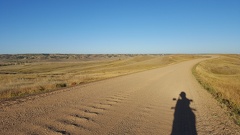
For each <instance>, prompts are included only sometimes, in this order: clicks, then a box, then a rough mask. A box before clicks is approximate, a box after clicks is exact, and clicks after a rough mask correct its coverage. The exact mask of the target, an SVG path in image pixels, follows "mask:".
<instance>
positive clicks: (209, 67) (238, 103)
mask: <svg viewBox="0 0 240 135" xmlns="http://www.w3.org/2000/svg"><path fill="white" fill-rule="evenodd" d="M192 72H193V74H194V76H195V77H196V79H197V80H198V82H199V83H200V84H201V85H202V86H203V87H204V88H205V89H206V90H207V91H209V92H210V93H211V94H212V95H213V96H214V97H215V98H216V99H217V100H218V101H219V102H220V103H222V104H223V105H224V106H225V107H227V108H228V109H229V110H230V115H231V117H233V119H234V120H235V122H236V123H237V124H238V125H240V55H221V56H220V57H218V58H215V59H210V60H206V61H203V62H200V63H198V64H197V65H195V66H194V67H193V69H192Z"/></svg>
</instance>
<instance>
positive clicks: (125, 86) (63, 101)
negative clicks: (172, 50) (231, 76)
mask: <svg viewBox="0 0 240 135" xmlns="http://www.w3.org/2000/svg"><path fill="white" fill-rule="evenodd" d="M201 60H204V59H199V60H191V61H186V62H182V63H178V64H175V65H170V66H167V67H163V68H159V69H154V70H149V71H145V72H140V73H136V74H131V75H126V76H121V77H117V78H112V79H108V80H103V81H99V82H94V83H89V84H85V85H82V86H76V87H72V88H67V89H64V90H60V91H57V92H52V94H45V95H38V96H37V97H36V98H33V99H31V100H26V99H22V100H23V102H20V103H18V104H13V105H8V106H4V105H2V106H1V111H0V118H1V123H0V134H6V135H7V134H71V135H72V134H73V135H75V134H76V135H78V134H157V135H159V134H167V135H169V134H176V131H177V133H179V134H181V133H182V134H183V133H192V134H200V135H201V134H240V133H239V127H238V126H236V125H235V124H234V123H233V122H232V121H231V120H230V119H229V117H228V116H227V115H226V111H224V110H223V109H222V108H221V107H220V106H219V105H218V103H217V102H216V101H215V100H214V99H213V98H212V97H211V95H210V94H208V93H207V92H206V91H205V90H203V89H202V87H201V86H200V85H199V84H198V83H197V82H196V80H195V78H194V77H193V75H192V74H191V68H192V67H193V66H194V65H195V64H196V63H198V62H199V61H201ZM181 92H184V93H185V94H186V97H187V98H188V99H192V100H193V101H192V102H191V103H190V102H189V103H188V102H186V100H185V103H187V105H186V106H187V109H188V110H189V109H190V108H193V109H194V111H192V112H190V113H193V116H195V117H185V116H187V114H188V113H189V111H184V110H186V108H185V107H180V108H185V109H178V110H180V111H181V110H182V112H185V113H180V114H181V117H182V116H183V117H184V119H180V120H179V119H176V113H177V112H175V111H176V109H172V108H174V107H175V108H176V107H177V106H176V103H177V102H176V101H173V100H172V99H173V98H175V99H177V98H178V97H179V94H180V93H181ZM180 106H184V105H180ZM185 114H186V115H185ZM176 120H177V121H178V122H177V123H178V124H174V121H176ZM188 121H190V122H192V121H194V122H192V123H191V125H193V127H194V128H195V129H196V132H195V133H194V130H193V129H194V128H188V127H186V126H182V127H181V126H179V124H180V125H181V123H184V122H188ZM175 129H176V130H175Z"/></svg>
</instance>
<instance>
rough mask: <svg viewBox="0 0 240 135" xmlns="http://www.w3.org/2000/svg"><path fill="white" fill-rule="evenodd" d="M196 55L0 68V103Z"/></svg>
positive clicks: (164, 64)
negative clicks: (4, 100)
mask: <svg viewBox="0 0 240 135" xmlns="http://www.w3.org/2000/svg"><path fill="white" fill-rule="evenodd" d="M199 57H203V56H197V55H165V56H162V55H130V56H129V55H122V56H121V57H120V58H116V59H111V58H106V59H101V60H98V59H97V60H94V59H92V60H87V61H74V62H71V61H70V62H68V61H64V62H62V61H61V62H31V63H25V64H21V65H8V66H0V79H1V81H0V99H1V100H3V99H9V98H12V97H19V96H25V95H29V94H35V93H42V92H46V91H52V90H56V89H59V88H62V87H71V86H75V85H79V84H83V83H88V82H93V81H98V80H103V79H107V78H111V77H116V76H120V75H126V74H130V73H135V72H139V71H144V70H149V69H153V68H158V67H162V66H166V65H169V64H173V63H177V62H181V61H185V60H191V59H195V58H199Z"/></svg>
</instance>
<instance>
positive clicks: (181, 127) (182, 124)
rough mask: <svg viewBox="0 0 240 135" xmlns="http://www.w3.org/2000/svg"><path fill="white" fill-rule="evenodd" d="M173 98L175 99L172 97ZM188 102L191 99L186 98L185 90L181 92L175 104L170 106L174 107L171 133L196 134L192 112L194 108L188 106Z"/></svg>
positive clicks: (175, 134) (178, 134)
mask: <svg viewBox="0 0 240 135" xmlns="http://www.w3.org/2000/svg"><path fill="white" fill-rule="evenodd" d="M173 100H176V99H175V98H173ZM190 102H193V100H191V99H188V98H187V97H186V93H185V92H181V93H180V95H179V98H178V100H177V103H176V106H175V107H172V108H171V109H175V112H174V120H173V126H172V133H171V135H197V131H196V123H195V121H196V120H195V114H194V113H193V110H194V111H196V110H195V109H192V108H190Z"/></svg>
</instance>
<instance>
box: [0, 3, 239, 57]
mask: <svg viewBox="0 0 240 135" xmlns="http://www.w3.org/2000/svg"><path fill="white" fill-rule="evenodd" d="M8 53H13V54H19V53H20V54H21V53H84V54H89V53H93V54H95V53H103V54H105V53H240V0H0V54H8Z"/></svg>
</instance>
